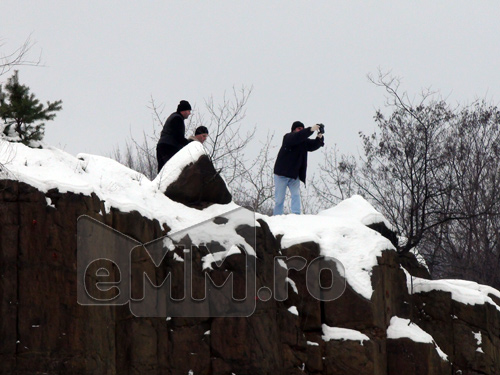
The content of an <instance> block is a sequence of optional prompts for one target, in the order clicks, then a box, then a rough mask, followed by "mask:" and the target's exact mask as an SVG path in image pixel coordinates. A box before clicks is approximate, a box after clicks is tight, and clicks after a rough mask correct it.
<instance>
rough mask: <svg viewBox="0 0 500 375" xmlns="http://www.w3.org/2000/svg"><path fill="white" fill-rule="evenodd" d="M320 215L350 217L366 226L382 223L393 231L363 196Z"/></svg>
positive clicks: (324, 211) (351, 198)
mask: <svg viewBox="0 0 500 375" xmlns="http://www.w3.org/2000/svg"><path fill="white" fill-rule="evenodd" d="M318 215H319V216H329V217H337V218H343V217H350V218H352V219H356V220H358V221H360V222H361V223H363V224H364V225H371V224H376V223H381V222H382V223H384V224H385V226H386V227H387V228H389V229H391V230H392V225H391V224H390V223H389V221H387V219H386V218H385V217H384V215H382V214H381V213H380V212H378V211H377V210H376V209H375V208H374V207H373V206H372V205H371V204H370V203H368V202H367V201H366V200H365V199H364V198H363V197H362V196H361V195H353V196H352V197H350V198H349V199H345V200H343V201H342V202H340V203H339V204H338V205H336V206H334V207H331V208H329V209H327V210H323V211H320V212H318Z"/></svg>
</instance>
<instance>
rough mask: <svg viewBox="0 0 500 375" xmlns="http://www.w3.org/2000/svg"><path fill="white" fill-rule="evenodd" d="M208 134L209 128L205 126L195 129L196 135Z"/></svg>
mask: <svg viewBox="0 0 500 375" xmlns="http://www.w3.org/2000/svg"><path fill="white" fill-rule="evenodd" d="M198 134H208V129H207V128H206V127H205V126H198V127H197V128H196V130H195V131H194V135H198Z"/></svg>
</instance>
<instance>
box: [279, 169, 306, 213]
mask: <svg viewBox="0 0 500 375" xmlns="http://www.w3.org/2000/svg"><path fill="white" fill-rule="evenodd" d="M287 187H288V189H289V190H290V194H291V196H292V207H291V208H292V214H297V215H300V180H299V179H298V178H296V179H293V178H288V177H283V176H278V175H277V174H275V175H274V200H275V205H274V212H273V215H283V205H284V203H285V195H286V188H287Z"/></svg>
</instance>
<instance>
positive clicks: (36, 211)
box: [0, 181, 500, 375]
mask: <svg viewBox="0 0 500 375" xmlns="http://www.w3.org/2000/svg"><path fill="white" fill-rule="evenodd" d="M0 184H1V185H0V314H1V315H0V316H1V321H0V338H1V340H0V373H2V374H158V375H159V374H172V375H177V374H188V373H189V371H192V373H193V374H194V375H199V374H206V375H219V374H228V375H230V374H232V373H234V374H237V375H245V374H249V375H250V374H252V375H255V374H266V375H267V374H304V373H306V374H342V375H350V374H353V375H361V374H380V375H381V374H388V375H400V374H459V373H461V374H464V375H465V374H498V373H500V313H499V311H498V310H497V309H496V307H495V306H493V305H491V304H484V305H465V304H461V303H459V302H456V301H454V300H452V298H451V295H450V294H449V293H445V292H439V291H433V292H428V293H418V294H415V295H409V294H408V288H407V285H406V278H405V274H404V271H403V270H402V269H401V266H400V264H401V262H400V257H399V255H398V254H397V253H396V252H395V251H385V252H383V255H382V256H381V257H380V258H379V260H378V266H376V267H375V268H374V269H373V275H372V286H373V289H374V293H373V296H372V298H371V300H367V299H365V298H363V297H362V296H360V295H358V294H356V292H355V291H354V290H353V289H352V288H351V287H350V286H349V285H347V289H346V292H345V293H344V294H343V295H342V296H341V297H340V298H339V299H337V300H335V301H330V302H322V301H318V300H316V299H314V298H313V297H311V296H310V295H309V294H308V293H307V292H306V290H305V273H304V271H290V273H289V277H290V279H292V280H293V281H294V282H295V285H296V287H297V289H298V293H296V292H295V291H294V290H293V288H292V287H291V285H288V299H286V300H284V301H276V300H275V299H273V298H271V299H270V300H268V301H267V302H265V301H263V300H262V299H260V298H257V300H256V310H255V312H254V313H253V314H252V315H251V316H249V317H247V318H242V317H240V318H222V317H220V318H171V319H165V318H138V317H134V316H133V315H132V314H131V313H130V310H129V308H128V306H127V305H124V306H81V305H79V304H78V303H77V272H76V250H77V248H76V247H77V243H76V229H77V219H78V217H79V216H80V215H88V216H90V217H92V218H94V219H96V220H98V221H100V222H102V223H104V224H106V225H109V226H111V227H112V228H114V229H116V230H118V231H120V232H122V233H124V234H127V235H128V236H130V237H132V238H134V239H136V240H137V241H140V242H142V243H146V242H149V241H152V240H155V239H157V238H159V237H162V236H163V235H165V234H166V233H168V231H169V228H167V227H165V228H162V227H160V224H159V223H158V222H157V221H152V220H149V219H146V218H144V217H142V216H141V215H140V214H138V213H137V212H132V213H122V212H120V211H118V210H115V209H111V211H109V212H106V211H105V210H104V204H103V202H101V201H100V200H99V199H98V198H97V197H96V196H94V195H93V196H84V195H81V194H72V193H64V194H62V193H59V192H58V191H57V190H53V191H50V192H48V193H47V194H43V193H41V192H39V191H38V190H36V189H34V188H33V187H31V186H29V185H26V184H24V183H18V182H15V181H0ZM181 190H182V189H181ZM195 195H196V194H195ZM195 195H193V196H195ZM46 197H50V198H51V200H52V203H53V205H54V206H55V207H52V206H49V205H47V202H46ZM204 199H205V198H202V199H200V200H204ZM217 222H218V223H220V225H224V220H222V219H220V220H218V221H217ZM259 224H260V226H258V227H257V228H256V240H257V243H256V252H257V262H256V263H257V279H256V284H257V290H259V288H260V287H262V286H272V285H273V266H274V261H273V260H274V257H275V256H277V255H286V256H288V257H290V256H293V255H300V256H303V257H304V258H306V259H312V258H314V257H315V256H317V255H318V254H319V248H318V245H317V244H315V243H313V242H308V243H304V244H300V245H295V246H292V247H290V248H288V249H286V250H282V249H281V248H280V238H275V237H274V236H273V234H272V233H271V232H270V230H269V228H268V226H267V224H266V223H265V221H263V220H259ZM247 229H248V228H244V227H241V228H239V229H238V231H239V232H241V234H242V235H243V236H246V235H247V234H245V233H248V232H251V231H248V230H247ZM238 257H241V255H238V254H235V255H232V256H231V257H230V258H228V267H233V269H234V270H237V269H238V267H240V266H239V263H238V259H239V258H238ZM195 263H196V264H198V266H201V260H200V258H199V257H198V258H197V259H195ZM165 267H171V268H172V267H182V263H180V262H174V261H173V260H172V259H170V258H169V259H166V260H165ZM221 272H224V270H222V269H217V270H215V271H214V272H213V276H214V277H217V273H221ZM219 276H220V275H219ZM291 306H295V307H296V308H297V311H298V313H299V314H298V315H295V314H293V313H291V312H290V311H288V309H289V308H290V307H291ZM393 316H399V317H401V318H407V319H412V320H413V321H414V322H415V323H416V324H417V325H418V326H419V327H421V328H422V329H423V330H425V331H426V332H427V333H429V334H431V335H432V336H433V338H434V340H435V341H436V344H437V345H439V347H440V348H441V349H442V350H443V351H444V352H445V353H446V354H447V355H448V357H449V361H444V360H442V359H441V358H440V357H439V355H438V354H437V352H436V349H435V347H434V345H433V344H424V343H417V342H414V341H411V340H409V339H406V338H403V339H388V338H387V334H386V331H387V327H388V325H389V322H390V319H391V317H393ZM323 324H326V325H328V326H331V327H342V328H348V329H352V330H356V331H359V332H361V333H363V334H364V335H366V336H368V338H369V340H367V341H363V342H360V341H356V340H329V341H325V340H323V338H322V336H323V332H322V325H323ZM478 332H479V333H481V336H482V345H481V349H482V352H479V351H477V347H478V346H477V342H476V339H475V336H474V334H475V333H476V334H477V333H478Z"/></svg>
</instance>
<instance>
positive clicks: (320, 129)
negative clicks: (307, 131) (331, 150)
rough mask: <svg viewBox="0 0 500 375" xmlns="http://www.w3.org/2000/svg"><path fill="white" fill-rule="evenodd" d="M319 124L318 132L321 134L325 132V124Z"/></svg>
mask: <svg viewBox="0 0 500 375" xmlns="http://www.w3.org/2000/svg"><path fill="white" fill-rule="evenodd" d="M318 126H319V130H318V133H319V134H325V125H323V124H318Z"/></svg>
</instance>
